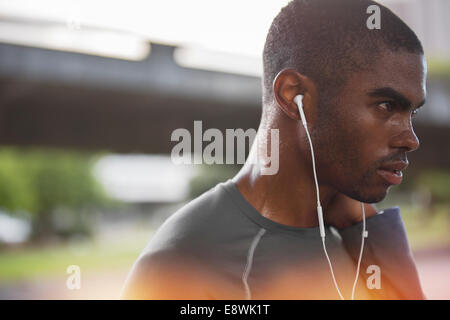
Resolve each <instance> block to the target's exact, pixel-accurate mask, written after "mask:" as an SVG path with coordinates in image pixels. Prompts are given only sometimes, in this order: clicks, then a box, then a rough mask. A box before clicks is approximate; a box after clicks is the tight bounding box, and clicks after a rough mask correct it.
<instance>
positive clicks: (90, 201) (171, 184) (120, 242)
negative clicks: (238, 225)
mask: <svg viewBox="0 0 450 320" xmlns="http://www.w3.org/2000/svg"><path fill="white" fill-rule="evenodd" d="M381 2H382V3H384V4H386V5H387V6H388V7H390V8H392V9H393V10H394V11H395V12H396V13H397V14H398V15H400V16H401V17H402V18H403V19H404V20H405V21H406V22H407V23H408V24H409V25H410V26H411V27H412V28H413V29H414V30H415V31H416V33H417V34H418V36H419V38H420V39H421V40H422V41H423V44H424V47H425V51H426V55H427V59H428V64H429V77H428V99H427V104H426V106H425V107H424V108H423V109H422V110H421V111H420V112H419V115H418V116H417V118H416V120H415V130H416V133H417V135H418V136H419V138H420V140H421V147H420V149H419V150H418V151H416V152H414V153H413V154H411V155H410V157H409V158H410V162H411V165H410V167H409V168H408V170H407V171H406V172H405V178H406V179H404V183H403V184H402V185H401V186H399V187H396V188H393V189H391V191H390V193H389V195H388V197H387V198H386V199H385V200H384V201H383V202H382V203H379V204H377V208H378V209H380V210H381V209H383V208H386V207H389V206H392V205H399V206H400V207H401V209H402V216H403V219H404V222H405V225H406V228H407V231H408V234H409V239H410V242H411V246H412V249H413V252H414V257H415V260H416V263H417V267H418V270H419V275H420V279H421V282H422V285H423V288H424V291H425V294H426V295H427V297H428V298H431V299H450V148H449V141H450V109H449V102H450V90H449V88H450V42H449V41H448V34H449V33H450V22H449V20H448V19H447V15H448V13H449V12H450V1H448V0H403V1H401V0H391V1H388V0H386V1H381ZM286 3H287V1H285V0H283V1H275V0H272V1H257V0H245V1H238V0H227V1H212V0H191V1H182V0H176V1H175V0H173V1H162V0H159V1H153V0H146V1H138V0H127V1H121V0H120V1H114V2H112V1H104V0H95V1H92V0H91V1H87V0H79V1H66V0H40V1H35V0H10V1H8V0H6V1H5V0H0V299H17V298H19V299H116V298H118V297H119V294H120V290H121V288H122V285H123V283H124V280H125V277H126V275H127V273H128V271H129V270H130V268H131V266H132V264H133V262H134V261H135V260H136V258H137V257H138V255H139V253H140V252H141V250H142V249H143V248H144V246H145V245H146V244H147V243H148V241H149V240H150V239H151V237H152V235H153V232H154V231H155V229H156V228H157V227H158V226H159V225H160V224H161V223H162V222H163V221H164V220H165V219H166V218H167V217H168V216H169V215H170V214H172V213H173V212H175V211H176V209H178V208H179V207H181V206H182V205H183V204H185V203H186V202H188V201H189V200H190V199H192V198H194V197H196V196H198V195H200V194H201V193H202V192H204V191H206V190H207V189H209V188H211V187H212V186H214V185H215V184H217V183H218V182H221V181H225V180H226V179H228V178H231V177H232V176H233V175H234V174H235V173H236V172H237V171H238V170H239V166H234V165H175V164H173V163H172V161H171V158H170V153H171V150H172V148H173V147H174V145H175V144H177V142H172V141H171V139H170V138H171V133H172V132H173V130H175V129H177V128H186V129H188V130H189V131H190V132H193V124H194V120H202V124H203V130H206V129H208V128H218V129H220V130H222V132H225V131H224V130H225V128H243V129H248V128H255V129H257V128H258V123H259V120H260V108H261V85H260V82H261V71H262V66H261V52H262V48H263V45H264V40H265V36H266V32H267V30H268V27H269V26H270V23H271V21H272V19H273V17H274V16H275V15H276V14H277V13H278V11H279V10H280V8H281V7H282V6H284V5H285V4H286ZM70 265H77V266H79V267H80V270H81V287H80V289H78V290H69V289H68V288H67V286H66V281H67V278H68V277H69V274H68V273H67V272H66V270H67V268H68V267H69V266H70Z"/></svg>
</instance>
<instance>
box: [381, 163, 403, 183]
mask: <svg viewBox="0 0 450 320" xmlns="http://www.w3.org/2000/svg"><path fill="white" fill-rule="evenodd" d="M407 166H408V162H404V161H396V162H389V163H385V164H383V166H381V167H380V168H378V170H377V173H378V174H379V175H380V176H381V177H382V178H383V179H384V180H385V181H386V182H387V183H389V184H393V185H398V184H400V183H402V179H403V173H402V170H405V169H406V167H407Z"/></svg>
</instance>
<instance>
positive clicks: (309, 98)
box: [272, 69, 317, 120]
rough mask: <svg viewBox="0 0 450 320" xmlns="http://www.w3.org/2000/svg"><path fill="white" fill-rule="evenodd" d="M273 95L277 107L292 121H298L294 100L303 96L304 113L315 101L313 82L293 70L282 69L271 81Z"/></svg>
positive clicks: (298, 116)
mask: <svg viewBox="0 0 450 320" xmlns="http://www.w3.org/2000/svg"><path fill="white" fill-rule="evenodd" d="M272 87H273V95H274V97H275V101H276V102H277V104H278V107H280V108H281V110H283V112H284V113H285V114H286V115H287V116H288V117H289V118H291V119H293V120H300V114H299V112H298V107H297V104H296V103H295V102H294V98H295V97H296V96H297V95H299V94H301V95H303V106H304V109H305V113H308V112H307V109H309V106H310V105H311V104H312V103H313V102H315V101H316V96H317V95H316V90H315V84H314V82H313V81H312V80H311V79H309V78H308V77H307V76H305V75H303V74H301V73H299V72H298V71H296V70H294V69H283V70H282V71H280V72H279V73H278V74H277V76H276V77H275V79H274V80H273V86H272Z"/></svg>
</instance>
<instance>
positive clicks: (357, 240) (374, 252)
mask: <svg viewBox="0 0 450 320" xmlns="http://www.w3.org/2000/svg"><path fill="white" fill-rule="evenodd" d="M362 228H363V223H362V222H360V223H357V224H354V225H352V226H350V227H347V228H344V229H341V230H339V233H340V235H341V237H342V241H343V243H344V246H345V248H346V249H347V251H348V252H349V254H350V256H351V257H352V259H353V260H354V261H355V263H357V262H358V258H359V255H360V250H361V237H362ZM366 230H367V231H368V237H367V238H365V244H364V251H363V256H362V261H361V272H360V274H361V277H362V278H363V279H364V281H359V283H360V284H359V285H367V283H368V280H369V281H373V277H372V278H369V277H371V276H372V274H373V273H372V272H377V271H376V270H378V271H379V275H380V282H379V284H380V285H379V288H372V289H370V288H369V289H370V290H369V291H370V293H371V294H372V295H373V297H374V299H389V300H391V299H392V300H396V299H401V300H419V299H420V300H421V299H425V296H424V294H423V291H422V287H421V285H420V280H419V276H418V273H417V269H416V266H415V263H414V258H413V255H412V252H411V249H410V246H409V242H408V238H407V235H406V230H405V227H404V225H403V221H402V218H401V214H400V208H399V207H392V208H389V209H386V210H384V211H380V212H379V213H377V214H376V215H374V216H372V217H370V218H368V219H367V220H366ZM371 266H372V267H371ZM372 283H373V282H372ZM356 294H357V293H356Z"/></svg>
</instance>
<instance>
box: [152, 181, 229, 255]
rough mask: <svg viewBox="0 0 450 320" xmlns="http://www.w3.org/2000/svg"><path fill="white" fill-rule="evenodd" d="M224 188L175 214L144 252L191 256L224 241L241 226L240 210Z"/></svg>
mask: <svg viewBox="0 0 450 320" xmlns="http://www.w3.org/2000/svg"><path fill="white" fill-rule="evenodd" d="M224 185H225V183H223V182H222V183H219V184H217V185H216V186H215V187H213V188H211V189H209V190H208V191H206V192H204V193H203V194H201V195H200V196H198V197H197V198H195V199H193V200H191V201H190V202H189V203H187V204H185V205H184V206H183V207H181V208H180V209H178V210H177V211H176V212H175V213H173V214H172V215H171V216H170V217H169V218H168V219H167V220H166V221H165V222H164V223H163V224H162V225H161V226H160V227H159V228H158V230H157V231H156V233H155V234H154V235H153V237H152V239H151V241H150V242H149V244H148V246H147V247H146V249H145V250H144V251H151V252H156V251H170V252H173V251H181V252H184V253H191V251H193V250H194V251H198V250H201V249H202V248H204V247H205V246H208V245H209V246H213V245H214V243H215V242H216V241H223V239H222V238H223V237H221V235H223V234H224V233H225V232H229V229H230V228H232V226H233V225H234V224H235V223H237V221H236V218H235V217H236V207H234V205H233V203H232V200H231V199H230V197H229V195H228V194H227V191H226V190H225V187H224Z"/></svg>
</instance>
